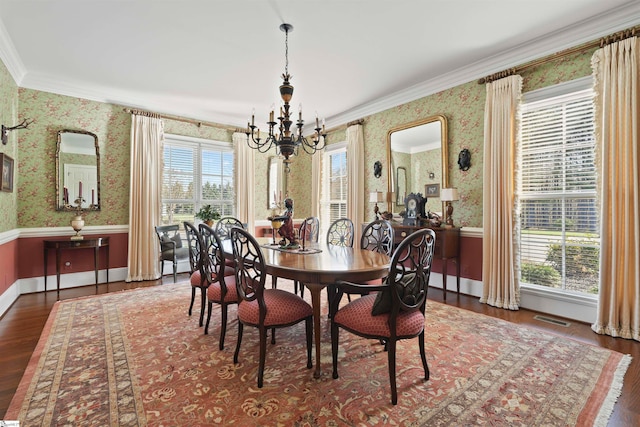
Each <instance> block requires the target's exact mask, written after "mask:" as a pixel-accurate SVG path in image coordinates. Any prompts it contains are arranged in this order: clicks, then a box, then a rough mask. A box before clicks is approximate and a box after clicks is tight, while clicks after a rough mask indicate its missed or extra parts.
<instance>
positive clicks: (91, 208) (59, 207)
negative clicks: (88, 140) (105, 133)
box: [55, 129, 100, 211]
mask: <svg viewBox="0 0 640 427" xmlns="http://www.w3.org/2000/svg"><path fill="white" fill-rule="evenodd" d="M65 133H76V134H83V135H87V136H90V137H92V138H93V140H94V148H95V151H96V174H97V176H96V204H94V205H89V207H87V208H82V209H78V208H77V207H76V206H72V205H70V204H66V205H64V204H61V203H60V200H61V196H60V174H61V172H60V167H61V164H60V146H61V145H62V135H63V134H65ZM55 204H56V211H78V210H83V211H99V210H100V147H99V145H98V136H97V135H96V134H95V133H93V132H88V131H84V130H72V129H62V130H59V131H58V141H57V144H56V199H55Z"/></svg>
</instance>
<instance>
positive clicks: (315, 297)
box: [305, 283, 322, 378]
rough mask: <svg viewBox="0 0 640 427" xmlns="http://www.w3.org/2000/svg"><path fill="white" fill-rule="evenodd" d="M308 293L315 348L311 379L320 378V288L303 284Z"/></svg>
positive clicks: (315, 285)
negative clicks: (309, 294) (313, 368)
mask: <svg viewBox="0 0 640 427" xmlns="http://www.w3.org/2000/svg"><path fill="white" fill-rule="evenodd" d="M305 285H306V286H307V288H308V289H309V292H311V306H312V307H313V338H314V341H315V347H316V369H315V371H314V372H313V378H320V374H321V373H322V372H321V369H320V337H321V335H322V331H321V330H320V291H321V290H322V286H319V285H317V284H313V283H309V284H307V283H305Z"/></svg>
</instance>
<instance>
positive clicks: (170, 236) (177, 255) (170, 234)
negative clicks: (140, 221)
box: [155, 224, 189, 283]
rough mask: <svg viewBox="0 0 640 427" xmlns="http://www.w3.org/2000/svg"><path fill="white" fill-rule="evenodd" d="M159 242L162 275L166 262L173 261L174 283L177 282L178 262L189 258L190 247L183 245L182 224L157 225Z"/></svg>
mask: <svg viewBox="0 0 640 427" xmlns="http://www.w3.org/2000/svg"><path fill="white" fill-rule="evenodd" d="M155 230H156V235H157V236H158V242H160V256H159V261H160V275H161V276H162V275H164V262H165V261H170V262H171V263H173V283H176V280H177V273H178V262H179V261H186V260H188V259H189V248H186V247H183V246H182V236H180V225H179V224H171V225H158V226H156V227H155Z"/></svg>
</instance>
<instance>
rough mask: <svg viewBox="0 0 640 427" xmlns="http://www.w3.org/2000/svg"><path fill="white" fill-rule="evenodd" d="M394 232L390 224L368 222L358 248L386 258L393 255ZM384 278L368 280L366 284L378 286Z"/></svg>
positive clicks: (386, 222) (377, 220)
mask: <svg viewBox="0 0 640 427" xmlns="http://www.w3.org/2000/svg"><path fill="white" fill-rule="evenodd" d="M393 245H394V232H393V226H392V225H391V223H390V222H389V221H387V220H384V219H376V220H375V221H372V222H370V223H369V224H367V226H366V227H365V228H364V230H362V236H361V237H360V248H361V249H366V250H369V251H374V252H378V253H381V254H385V255H387V256H388V257H390V256H392V255H393ZM383 280H384V278H381V279H374V280H370V281H368V282H366V283H368V284H371V285H379V284H381V283H382V281H383Z"/></svg>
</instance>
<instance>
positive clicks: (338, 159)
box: [321, 144, 347, 232]
mask: <svg viewBox="0 0 640 427" xmlns="http://www.w3.org/2000/svg"><path fill="white" fill-rule="evenodd" d="M323 155H324V160H323V161H322V165H323V169H324V170H323V173H322V176H323V186H322V212H321V226H322V228H323V230H324V231H325V232H326V230H327V229H328V228H329V225H331V223H332V222H333V221H335V220H337V219H339V218H343V217H346V216H347V148H346V145H344V144H343V146H341V147H340V148H337V149H333V150H330V151H325V153H324V154H323Z"/></svg>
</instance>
